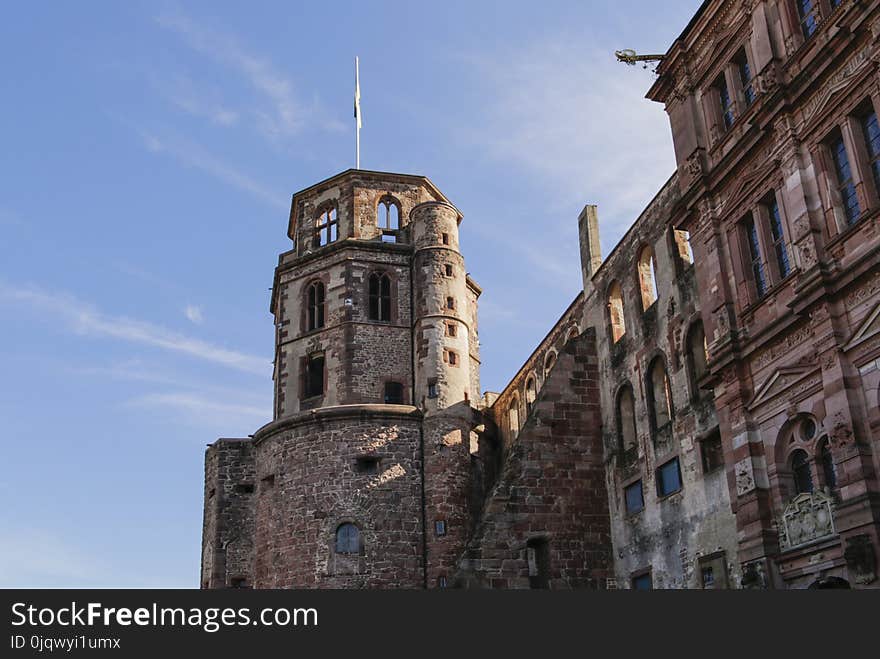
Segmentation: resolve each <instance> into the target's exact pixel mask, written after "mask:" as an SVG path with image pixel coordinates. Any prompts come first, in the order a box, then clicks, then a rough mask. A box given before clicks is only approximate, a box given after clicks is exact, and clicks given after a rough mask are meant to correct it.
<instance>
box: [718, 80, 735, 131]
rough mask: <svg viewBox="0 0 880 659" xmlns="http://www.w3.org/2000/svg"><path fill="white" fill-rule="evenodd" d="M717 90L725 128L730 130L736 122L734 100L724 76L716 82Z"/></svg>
mask: <svg viewBox="0 0 880 659" xmlns="http://www.w3.org/2000/svg"><path fill="white" fill-rule="evenodd" d="M715 89H717V90H718V99H719V101H720V102H721V117H722V119H723V120H724V128H725V129H727V128H730V127H731V126H732V125H733V120H734V115H733V99H732V98H731V97H730V90H729V89H728V88H727V80H726V79H725V78H724V76H723V75H722V76H720V77H719V78H718V80H716V81H715Z"/></svg>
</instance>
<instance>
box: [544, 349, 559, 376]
mask: <svg viewBox="0 0 880 659" xmlns="http://www.w3.org/2000/svg"><path fill="white" fill-rule="evenodd" d="M555 364H556V353H555V352H551V353H550V354H549V355H547V359H545V360H544V377H545V378H546V377H547V375H548V374H549V373H550V370H551V369H552V368H553V366H554V365H555Z"/></svg>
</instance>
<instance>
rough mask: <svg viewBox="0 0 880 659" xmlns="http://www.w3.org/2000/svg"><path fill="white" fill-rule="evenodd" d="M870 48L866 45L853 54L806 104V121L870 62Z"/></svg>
mask: <svg viewBox="0 0 880 659" xmlns="http://www.w3.org/2000/svg"><path fill="white" fill-rule="evenodd" d="M868 54H869V48H868V47H865V48H862V49H861V50H860V51H858V52H857V53H856V54H855V55H853V56H852V57H851V58H850V59H849V61H848V62H847V63H846V64H844V65H843V66H842V67H841V68H840V70H838V72H837V73H835V74H834V75H833V76H831V78H829V79H828V82H826V83H825V84H824V85H823V86H822V89H821V90H819V92H818V93H817V94H816V95H815V96H813V98H811V99H810V100H809V101H808V102H807V104H806V106H804V123H805V124H806V123H809V121H810V120H811V119H812V118H813V117H814V116H815V115H816V114H817V113H818V112H819V110H821V109H822V108H823V107H824V106H825V104H826V103H827V102H828V101H829V100H830V99H831V97H832V96H834V95H835V94H836V93H837V92H839V91H840V90H841V89H843V88H844V87H846V86H847V84H848V83H849V80H850V78H852V77H853V76H855V75H856V74H857V73H858V72H859V71H861V69H862V67H863V66H864V65H865V64H866V63H867V62H868V59H869V58H868Z"/></svg>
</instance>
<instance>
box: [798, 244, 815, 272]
mask: <svg viewBox="0 0 880 659" xmlns="http://www.w3.org/2000/svg"><path fill="white" fill-rule="evenodd" d="M798 251H799V252H800V255H801V267H802V268H803V269H804V270H809V269H810V268H812V267H813V266H814V265H816V262H817V261H818V259H817V258H816V250H815V249H814V248H813V243H812V241H809V240H805V241H804V242H802V243H801V244H799V245H798Z"/></svg>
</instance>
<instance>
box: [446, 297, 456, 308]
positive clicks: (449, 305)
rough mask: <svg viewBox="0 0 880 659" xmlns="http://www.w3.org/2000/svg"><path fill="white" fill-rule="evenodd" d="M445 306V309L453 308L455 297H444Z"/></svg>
mask: <svg viewBox="0 0 880 659" xmlns="http://www.w3.org/2000/svg"><path fill="white" fill-rule="evenodd" d="M446 308H447V309H455V298H454V297H447V298H446Z"/></svg>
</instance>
